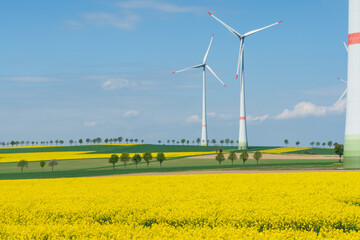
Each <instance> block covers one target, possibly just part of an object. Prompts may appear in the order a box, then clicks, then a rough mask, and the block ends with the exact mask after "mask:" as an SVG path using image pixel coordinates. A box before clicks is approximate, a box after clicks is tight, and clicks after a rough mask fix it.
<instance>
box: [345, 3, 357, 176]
mask: <svg viewBox="0 0 360 240" xmlns="http://www.w3.org/2000/svg"><path fill="white" fill-rule="evenodd" d="M348 26H349V29H348V68H347V70H348V72H347V105H346V122H345V141H344V165H343V167H344V168H345V169H360V112H359V106H360V67H359V63H360V1H359V0H349V23H348Z"/></svg>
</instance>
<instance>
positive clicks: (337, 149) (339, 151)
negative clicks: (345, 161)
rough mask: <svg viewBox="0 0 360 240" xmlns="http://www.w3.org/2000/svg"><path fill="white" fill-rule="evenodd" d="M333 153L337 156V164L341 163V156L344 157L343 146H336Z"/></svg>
mask: <svg viewBox="0 0 360 240" xmlns="http://www.w3.org/2000/svg"><path fill="white" fill-rule="evenodd" d="M334 152H335V153H336V154H337V155H339V163H341V156H342V155H344V145H342V144H336V145H335V148H334Z"/></svg>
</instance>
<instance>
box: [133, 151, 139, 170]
mask: <svg viewBox="0 0 360 240" xmlns="http://www.w3.org/2000/svg"><path fill="white" fill-rule="evenodd" d="M132 161H133V162H134V163H135V165H136V168H137V165H138V164H139V162H141V156H140V154H135V155H134V156H133V157H132Z"/></svg>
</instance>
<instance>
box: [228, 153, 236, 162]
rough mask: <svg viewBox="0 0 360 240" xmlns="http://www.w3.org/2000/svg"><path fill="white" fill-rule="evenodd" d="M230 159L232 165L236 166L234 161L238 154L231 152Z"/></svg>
mask: <svg viewBox="0 0 360 240" xmlns="http://www.w3.org/2000/svg"><path fill="white" fill-rule="evenodd" d="M228 159H229V160H230V161H231V165H234V161H235V160H236V159H237V156H236V153H235V152H234V151H231V152H230V153H229V156H228Z"/></svg>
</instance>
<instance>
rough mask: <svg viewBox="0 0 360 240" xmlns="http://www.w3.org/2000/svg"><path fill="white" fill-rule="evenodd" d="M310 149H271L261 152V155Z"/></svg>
mask: <svg viewBox="0 0 360 240" xmlns="http://www.w3.org/2000/svg"><path fill="white" fill-rule="evenodd" d="M306 149H311V148H309V147H281V148H272V149H267V150H261V151H260V152H262V153H287V152H295V151H300V150H306Z"/></svg>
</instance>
